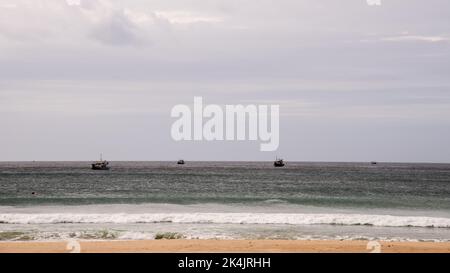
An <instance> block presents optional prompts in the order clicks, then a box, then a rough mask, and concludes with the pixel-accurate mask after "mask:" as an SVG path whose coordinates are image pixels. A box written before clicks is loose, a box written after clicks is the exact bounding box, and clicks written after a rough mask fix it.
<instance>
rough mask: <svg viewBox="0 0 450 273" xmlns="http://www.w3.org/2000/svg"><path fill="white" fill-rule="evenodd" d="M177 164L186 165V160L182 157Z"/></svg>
mask: <svg viewBox="0 0 450 273" xmlns="http://www.w3.org/2000/svg"><path fill="white" fill-rule="evenodd" d="M177 164H178V165H184V164H185V162H184V160H183V159H180V160H178V162H177Z"/></svg>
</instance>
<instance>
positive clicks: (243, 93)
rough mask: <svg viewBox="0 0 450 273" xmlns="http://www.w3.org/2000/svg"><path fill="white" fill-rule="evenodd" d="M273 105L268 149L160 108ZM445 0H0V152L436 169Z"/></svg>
mask: <svg viewBox="0 0 450 273" xmlns="http://www.w3.org/2000/svg"><path fill="white" fill-rule="evenodd" d="M194 96H203V100H204V103H206V104H219V105H224V104H239V103H241V104H256V103H262V104H279V105H280V111H281V117H280V123H281V130H280V138H281V139H280V147H279V150H278V151H277V152H273V153H272V152H269V153H268V152H260V151H259V143H258V142H247V141H244V142H210V143H205V142H175V141H173V140H172V138H171V136H170V127H171V125H172V123H173V122H174V119H172V118H171V117H170V111H171V108H172V107H173V106H174V105H176V104H192V103H193V98H194ZM449 139H450V1H448V0H431V1H425V0H421V1H419V0H382V5H381V6H369V5H367V3H366V1H365V0H345V1H344V0H342V1H336V0H292V1H287V0H272V1H269V0H254V1H251V0H170V1H168V0H157V1H151V0H145V1H144V0H127V1H118V0H117V1H114V0H81V1H80V0H78V1H77V0H70V1H69V0H67V1H66V0H10V1H8V0H0V160H5V161H15V160H95V159H97V157H98V155H99V153H100V152H103V154H104V155H105V157H106V158H107V159H109V160H177V159H179V158H184V159H185V160H273V158H274V157H275V156H276V155H278V156H282V157H284V158H285V159H286V160H288V161H294V160H305V161H371V160H377V161H401V162H450V140H449Z"/></svg>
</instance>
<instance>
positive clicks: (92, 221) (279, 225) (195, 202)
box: [0, 162, 450, 241]
mask: <svg viewBox="0 0 450 273" xmlns="http://www.w3.org/2000/svg"><path fill="white" fill-rule="evenodd" d="M110 166H111V170H109V171H93V170H90V162H20V163H19V162H2V163H0V240H64V239H68V238H77V239H91V240H92V239H98V240H103V239H107V240H111V239H153V238H155V236H156V235H157V234H160V233H167V232H171V233H177V234H179V236H182V237H184V238H188V239H189V238H204V239H206V238H227V239H338V240H394V241H397V240H398V241H450V164H406V163H405V164H400V163H395V164H394V163H378V164H376V165H373V164H370V163H365V162H362V163H311V162H288V164H287V166H286V167H284V168H274V167H273V165H272V162H187V164H185V165H177V164H176V162H111V164H110Z"/></svg>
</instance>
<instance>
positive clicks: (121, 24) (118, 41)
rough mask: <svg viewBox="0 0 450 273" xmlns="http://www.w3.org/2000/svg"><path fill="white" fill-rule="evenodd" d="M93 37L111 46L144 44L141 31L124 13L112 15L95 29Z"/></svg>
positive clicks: (118, 12)
mask: <svg viewBox="0 0 450 273" xmlns="http://www.w3.org/2000/svg"><path fill="white" fill-rule="evenodd" d="M91 37H93V38H94V39H96V40H98V41H100V42H102V43H104V44H109V45H130V44H136V43H140V42H142V39H140V37H139V29H138V28H137V27H136V26H135V25H134V23H133V22H132V21H131V20H130V19H129V18H128V17H127V16H126V14H125V13H124V12H123V11H117V12H114V13H112V14H111V15H109V16H108V17H106V18H103V19H102V20H101V22H99V23H98V24H97V26H95V27H94V30H93V31H92V32H91Z"/></svg>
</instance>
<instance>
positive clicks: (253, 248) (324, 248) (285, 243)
mask: <svg viewBox="0 0 450 273" xmlns="http://www.w3.org/2000/svg"><path fill="white" fill-rule="evenodd" d="M76 242H78V243H79V246H80V252H81V253H370V252H371V251H373V250H375V251H376V252H381V253H450V242H387V241H379V242H378V243H379V245H378V244H377V243H375V245H374V247H373V248H371V247H368V243H369V241H362V240H361V241H337V240H185V239H181V240H134V241H118V240H117V241H116V240H114V241H76ZM75 244H76V243H75ZM378 246H379V248H378ZM67 247H68V242H67V241H52V242H0V253H69V252H70V250H68V248H67ZM69 249H71V248H69ZM377 250H379V251H377Z"/></svg>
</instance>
